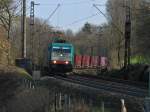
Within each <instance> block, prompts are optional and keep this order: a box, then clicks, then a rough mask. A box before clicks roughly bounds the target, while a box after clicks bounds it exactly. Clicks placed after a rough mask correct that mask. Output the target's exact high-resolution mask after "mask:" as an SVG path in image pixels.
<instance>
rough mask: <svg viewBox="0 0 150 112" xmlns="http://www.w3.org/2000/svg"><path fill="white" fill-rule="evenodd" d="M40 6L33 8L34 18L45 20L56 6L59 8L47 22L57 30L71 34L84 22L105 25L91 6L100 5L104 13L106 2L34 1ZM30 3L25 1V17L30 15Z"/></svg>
mask: <svg viewBox="0 0 150 112" xmlns="http://www.w3.org/2000/svg"><path fill="white" fill-rule="evenodd" d="M34 1H35V3H39V4H40V5H38V6H35V17H38V18H41V19H43V20H46V19H47V18H48V17H49V16H50V15H51V14H52V12H53V11H54V10H55V9H56V7H57V5H58V4H60V7H59V8H58V9H57V11H56V12H55V13H54V15H53V16H52V17H51V18H50V19H49V20H48V23H49V24H50V25H52V26H54V27H57V29H60V30H67V29H71V30H73V32H77V31H78V30H80V29H81V28H82V27H83V25H84V24H85V23H86V22H89V23H92V24H96V25H100V24H103V23H106V22H107V20H106V18H105V17H104V16H103V15H101V14H100V13H99V11H98V10H97V9H96V8H94V7H93V4H100V5H102V6H98V7H99V9H100V10H101V11H102V12H103V13H106V10H105V8H106V7H105V5H106V2H107V0H34ZM30 2H31V0H27V15H28V16H29V15H30Z"/></svg>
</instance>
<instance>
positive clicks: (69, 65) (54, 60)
mask: <svg viewBox="0 0 150 112" xmlns="http://www.w3.org/2000/svg"><path fill="white" fill-rule="evenodd" d="M73 65H74V47H73V45H72V44H71V43H68V42H65V41H63V40H59V41H55V42H52V43H50V44H49V45H48V68H49V70H50V71H52V72H61V73H62V72H71V71H72V69H73Z"/></svg>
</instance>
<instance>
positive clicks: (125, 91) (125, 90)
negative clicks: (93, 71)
mask: <svg viewBox="0 0 150 112" xmlns="http://www.w3.org/2000/svg"><path fill="white" fill-rule="evenodd" d="M59 75H60V74H59ZM59 75H55V76H54V77H55V78H57V79H60V80H64V81H67V82H71V83H75V84H80V85H83V86H87V87H92V88H94V89H97V90H101V91H102V90H103V91H108V92H111V93H118V94H122V95H129V96H133V97H139V98H144V97H146V96H147V94H148V91H147V90H145V89H141V88H137V87H134V86H129V85H126V84H122V83H117V82H111V81H106V80H98V79H90V78H86V77H81V76H75V75H70V76H68V77H62V76H59Z"/></svg>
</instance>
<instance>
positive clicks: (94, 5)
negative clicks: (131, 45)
mask: <svg viewBox="0 0 150 112" xmlns="http://www.w3.org/2000/svg"><path fill="white" fill-rule="evenodd" d="M93 7H95V8H96V9H97V10H98V11H99V12H100V14H102V15H103V16H104V17H105V18H106V19H108V17H107V16H106V15H105V14H104V13H103V12H102V11H101V10H100V9H99V8H98V7H97V5H96V4H93ZM111 24H112V25H113V26H114V27H115V29H116V30H117V31H118V32H119V33H120V34H121V35H124V33H123V32H122V31H121V30H120V29H119V28H118V27H117V26H116V25H115V24H114V23H113V22H111Z"/></svg>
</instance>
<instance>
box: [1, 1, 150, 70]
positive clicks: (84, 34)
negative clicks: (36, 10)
mask: <svg viewBox="0 0 150 112" xmlns="http://www.w3.org/2000/svg"><path fill="white" fill-rule="evenodd" d="M129 1H130V0H129ZM0 2H1V3H0V28H1V29H3V30H5V33H4V32H3V33H4V35H5V36H1V37H5V38H6V39H7V40H9V42H10V43H11V50H10V51H11V52H10V57H11V58H12V60H14V59H15V58H19V57H21V47H22V37H21V15H20V13H19V14H18V8H20V7H19V6H20V5H19V3H18V2H14V1H12V0H0ZM126 7H129V6H126V4H125V0H108V1H107V6H106V10H107V14H106V17H107V20H108V22H107V23H104V24H102V25H93V24H91V23H86V24H85V25H84V26H83V27H82V28H81V29H80V30H79V31H78V32H77V33H73V32H72V31H71V30H70V29H69V30H67V31H62V32H63V34H64V38H65V39H66V40H68V41H70V42H71V43H73V44H74V45H75V52H76V54H81V55H82V54H87V55H101V56H107V57H108V58H109V60H110V63H111V65H112V67H115V68H116V67H121V66H123V59H124V30H125V15H126V14H125V12H126V11H125V8H126ZM8 10H9V11H8ZM130 10H131V23H132V28H131V32H132V33H131V55H132V57H134V56H142V57H149V56H150V52H148V50H149V48H150V42H149V38H150V33H149V32H150V21H149V20H150V4H149V3H147V2H146V0H131V1H130ZM4 18H5V19H4ZM6 18H7V19H6ZM4 20H5V21H4ZM26 30H27V57H28V58H31V59H32V60H34V63H36V64H40V65H46V64H47V46H48V43H49V42H50V41H51V40H52V38H51V34H52V33H53V32H54V31H55V30H54V29H53V27H52V26H51V25H49V24H48V23H47V22H45V21H44V20H42V19H38V18H35V25H34V26H32V27H31V26H30V18H28V17H27V29H26ZM8 53H9V52H8Z"/></svg>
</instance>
